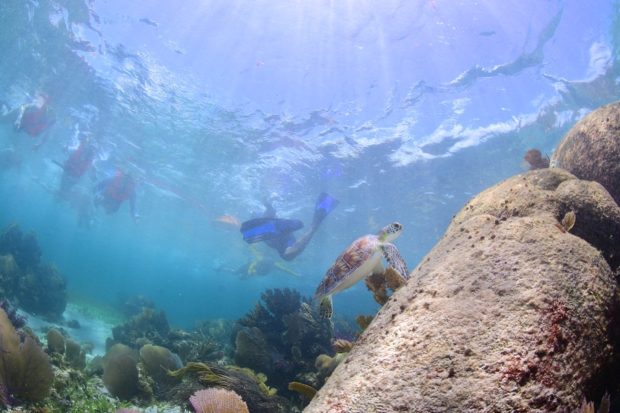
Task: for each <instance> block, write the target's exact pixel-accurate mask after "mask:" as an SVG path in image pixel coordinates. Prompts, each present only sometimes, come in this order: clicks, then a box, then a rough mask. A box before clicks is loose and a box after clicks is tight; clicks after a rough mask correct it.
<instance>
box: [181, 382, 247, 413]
mask: <svg viewBox="0 0 620 413" xmlns="http://www.w3.org/2000/svg"><path fill="white" fill-rule="evenodd" d="M189 402H190V403H191V405H192V407H193V408H194V411H195V412H196V413H249V411H248V405H247V404H245V402H244V401H243V399H242V398H241V397H240V396H239V395H238V394H237V393H235V392H234V391H230V390H226V389H220V388H210V389H203V390H198V391H197V392H196V393H194V394H192V396H191V397H190V398H189Z"/></svg>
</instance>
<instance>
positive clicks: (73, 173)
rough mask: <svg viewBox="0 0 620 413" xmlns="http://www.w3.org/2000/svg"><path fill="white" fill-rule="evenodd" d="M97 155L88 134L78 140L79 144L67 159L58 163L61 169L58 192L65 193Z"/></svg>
mask: <svg viewBox="0 0 620 413" xmlns="http://www.w3.org/2000/svg"><path fill="white" fill-rule="evenodd" d="M96 157H97V150H96V148H95V146H94V145H93V144H92V143H91V140H90V138H89V137H88V136H86V137H84V138H83V139H81V140H80V144H79V145H78V147H77V148H76V149H74V150H73V151H72V152H71V153H70V155H69V158H67V160H66V161H65V162H64V163H62V164H60V163H57V165H58V166H60V167H61V168H62V170H63V173H62V179H61V181H60V194H61V195H66V194H67V192H68V191H69V190H70V189H71V188H72V187H73V186H74V185H75V184H76V183H77V182H78V181H79V180H80V178H81V177H82V175H84V174H85V173H86V171H87V170H88V169H89V168H90V167H91V166H92V165H93V162H94V160H95V158H96Z"/></svg>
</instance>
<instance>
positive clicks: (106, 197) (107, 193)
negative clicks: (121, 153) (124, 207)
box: [94, 169, 138, 221]
mask: <svg viewBox="0 0 620 413" xmlns="http://www.w3.org/2000/svg"><path fill="white" fill-rule="evenodd" d="M94 198H95V199H94V203H95V205H96V206H103V209H105V212H106V213H108V214H113V213H115V212H116V211H118V209H119V208H120V206H121V204H122V203H123V202H124V201H129V209H130V212H131V217H132V218H133V219H134V221H136V220H137V219H138V215H137V214H136V182H135V180H134V178H133V176H131V174H129V173H127V172H123V171H121V170H120V169H117V170H116V173H115V174H114V175H113V176H111V177H109V178H106V179H104V180H102V181H100V182H99V183H98V184H97V186H96V187H95V197H94Z"/></svg>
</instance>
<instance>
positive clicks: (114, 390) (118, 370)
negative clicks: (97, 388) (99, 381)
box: [103, 344, 139, 400]
mask: <svg viewBox="0 0 620 413" xmlns="http://www.w3.org/2000/svg"><path fill="white" fill-rule="evenodd" d="M137 358H138V357H137V354H136V352H135V351H134V350H132V349H131V348H130V347H128V346H126V345H124V344H115V345H113V346H112V347H110V349H109V350H108V352H107V353H106V355H105V359H104V363H103V383H104V384H105V387H106V388H107V389H108V391H109V392H110V393H111V394H113V395H114V396H116V397H118V398H119V399H122V400H129V399H131V398H132V397H134V396H136V395H137V394H138V392H139V382H138V363H137Z"/></svg>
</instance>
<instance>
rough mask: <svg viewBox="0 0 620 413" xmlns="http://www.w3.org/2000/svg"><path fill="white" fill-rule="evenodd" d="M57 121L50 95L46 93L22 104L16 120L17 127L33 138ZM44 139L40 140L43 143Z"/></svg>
mask: <svg viewBox="0 0 620 413" xmlns="http://www.w3.org/2000/svg"><path fill="white" fill-rule="evenodd" d="M54 122H56V118H55V116H54V111H53V109H52V108H51V106H50V97H49V96H48V95H46V94H45V93H41V94H39V95H38V96H37V98H36V99H35V100H34V102H32V103H30V104H27V105H22V107H21V108H20V110H19V114H18V115H17V119H16V120H15V129H16V130H18V131H24V132H26V133H27V134H28V135H30V136H31V137H32V138H36V137H38V136H39V135H41V134H42V133H43V132H45V131H46V130H47V129H48V128H49V127H50V126H52V125H53V124H54ZM42 143H43V141H41V142H39V144H38V145H37V146H39V145H41V144H42Z"/></svg>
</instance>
